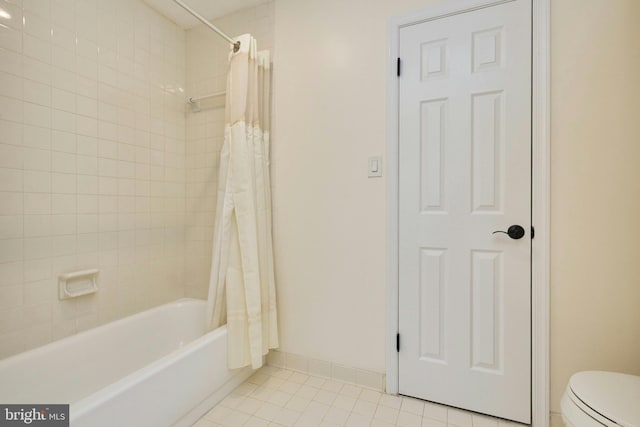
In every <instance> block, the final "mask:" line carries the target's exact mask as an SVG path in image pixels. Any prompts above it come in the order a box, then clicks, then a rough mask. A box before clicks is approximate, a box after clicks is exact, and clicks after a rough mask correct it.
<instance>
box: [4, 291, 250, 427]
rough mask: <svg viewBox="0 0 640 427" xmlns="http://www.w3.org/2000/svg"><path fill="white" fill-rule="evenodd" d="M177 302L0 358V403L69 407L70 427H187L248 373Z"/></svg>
mask: <svg viewBox="0 0 640 427" xmlns="http://www.w3.org/2000/svg"><path fill="white" fill-rule="evenodd" d="M205 306H206V303H205V302H204V301H202V300H196V299H186V298H185V299H180V300H178V301H175V302H172V303H169V304H165V305H162V306H159V307H156V308H153V309H151V310H147V311H144V312H142V313H138V314H135V315H132V316H129V317H126V318H124V319H120V320H117V321H115V322H112V323H109V324H106V325H103V326H100V327H97V328H95V329H91V330H88V331H85V332H82V333H79V334H77V335H73V336H70V337H68V338H64V339H62V340H60V341H56V342H53V343H50V344H47V345H45V346H43V347H39V348H36V349H34V350H30V351H27V352H24V353H22V354H18V355H16V356H12V357H9V358H7V359H4V360H0V403H5V404H6V403H23V404H53V403H68V404H70V420H71V426H73V427H85V426H86V427H103V426H104V427H113V426H122V427H126V426H132V427H133V426H135V427H144V426H149V427H161V426H180V427H182V426H189V425H191V424H192V423H194V422H195V421H196V420H197V419H198V418H200V417H201V416H202V415H203V414H205V413H206V412H207V411H208V410H209V409H211V408H212V407H213V406H214V405H215V404H216V403H217V402H219V401H220V400H221V399H222V398H224V397H225V396H226V395H227V394H228V393H229V392H230V391H231V390H233V389H234V388H235V387H236V386H238V385H239V384H241V383H242V382H243V381H244V380H245V379H247V378H248V377H249V376H250V375H251V372H252V371H251V369H250V368H244V369H239V370H234V371H230V370H228V369H227V361H226V356H227V339H226V337H227V331H226V328H225V327H222V328H218V329H216V330H214V331H211V332H209V333H206V334H205V333H204V324H205V321H204V317H205Z"/></svg>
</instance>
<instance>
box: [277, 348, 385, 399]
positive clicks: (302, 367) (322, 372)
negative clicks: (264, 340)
mask: <svg viewBox="0 0 640 427" xmlns="http://www.w3.org/2000/svg"><path fill="white" fill-rule="evenodd" d="M267 364H268V365H270V366H275V367H278V368H285V369H290V370H292V371H298V372H303V373H305V374H310V375H316V376H319V377H325V378H332V379H334V380H338V381H344V382H348V383H352V384H357V385H359V386H362V387H367V388H371V389H374V390H377V391H381V392H384V391H385V375H384V373H380V372H375V371H368V370H365V369H358V368H353V367H349V366H344V365H339V364H337V363H332V362H328V361H324V360H318V359H312V358H309V357H305V356H301V355H299V354H293V353H286V352H283V351H277V350H271V351H270V352H269V354H268V355H267Z"/></svg>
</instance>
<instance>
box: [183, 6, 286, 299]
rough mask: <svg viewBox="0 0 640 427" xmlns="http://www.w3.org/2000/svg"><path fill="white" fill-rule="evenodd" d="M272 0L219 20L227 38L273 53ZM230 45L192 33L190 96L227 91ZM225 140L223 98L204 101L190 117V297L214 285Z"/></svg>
mask: <svg viewBox="0 0 640 427" xmlns="http://www.w3.org/2000/svg"><path fill="white" fill-rule="evenodd" d="M273 9H274V7H273V2H268V3H264V4H261V5H259V6H257V7H252V8H248V9H244V10H241V11H239V12H236V13H233V14H230V15H227V16H225V17H222V18H220V19H217V20H215V21H214V23H215V24H216V25H217V26H219V27H220V28H221V29H222V30H223V31H225V32H226V33H227V34H229V35H231V36H232V37H233V36H237V35H240V34H244V33H251V34H252V35H253V36H254V37H255V38H256V39H257V43H258V49H259V50H263V49H268V50H271V51H272V52H271V53H272V55H273V33H274V13H273ZM228 55H229V44H228V43H227V42H226V41H225V40H224V39H222V38H220V37H219V36H218V35H216V34H215V33H213V32H212V31H211V30H210V29H208V28H204V27H203V26H202V25H200V26H198V27H195V28H193V29H191V30H188V31H187V96H188V97H197V96H199V95H203V94H208V93H213V92H218V91H222V90H224V89H225V86H226V75H227V65H228ZM223 139H224V97H219V98H216V99H211V100H208V101H206V102H202V110H201V111H200V112H193V111H191V109H188V113H187V148H186V153H187V155H186V165H187V212H188V214H187V218H186V221H187V229H186V247H187V253H188V254H189V256H188V257H187V258H186V260H185V263H186V294H187V296H192V297H196V298H206V297H207V290H208V287H209V270H210V268H211V251H212V246H211V245H212V243H211V242H212V238H213V223H214V219H215V206H216V195H217V181H218V160H219V157H220V149H221V148H222V143H223Z"/></svg>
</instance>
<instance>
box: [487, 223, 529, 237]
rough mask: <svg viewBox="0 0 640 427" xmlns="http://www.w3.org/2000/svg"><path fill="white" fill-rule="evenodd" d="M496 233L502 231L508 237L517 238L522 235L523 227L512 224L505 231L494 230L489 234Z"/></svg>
mask: <svg viewBox="0 0 640 427" xmlns="http://www.w3.org/2000/svg"><path fill="white" fill-rule="evenodd" d="M496 233H504V234H506V235H508V236H509V237H511V238H512V239H514V240H518V239H522V238H523V237H524V228H522V226H520V225H512V226H511V227H509V228H508V229H507V231H502V230H498V231H494V232H493V233H491V234H496Z"/></svg>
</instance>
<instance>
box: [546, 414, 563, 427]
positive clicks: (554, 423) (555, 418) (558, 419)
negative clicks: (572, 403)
mask: <svg viewBox="0 0 640 427" xmlns="http://www.w3.org/2000/svg"><path fill="white" fill-rule="evenodd" d="M550 421H551V422H550V423H549V425H550V426H551V427H564V421H563V420H562V414H559V413H557V412H552V413H551V414H550Z"/></svg>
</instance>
